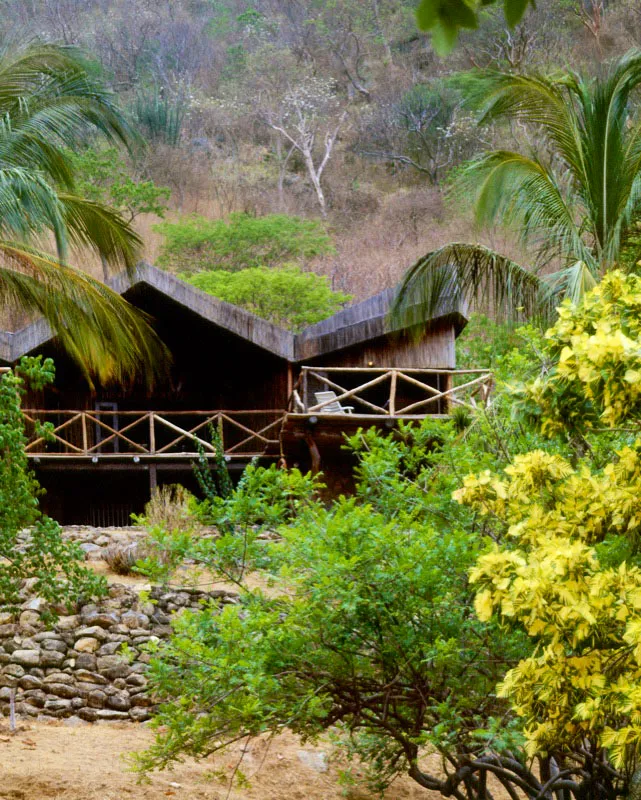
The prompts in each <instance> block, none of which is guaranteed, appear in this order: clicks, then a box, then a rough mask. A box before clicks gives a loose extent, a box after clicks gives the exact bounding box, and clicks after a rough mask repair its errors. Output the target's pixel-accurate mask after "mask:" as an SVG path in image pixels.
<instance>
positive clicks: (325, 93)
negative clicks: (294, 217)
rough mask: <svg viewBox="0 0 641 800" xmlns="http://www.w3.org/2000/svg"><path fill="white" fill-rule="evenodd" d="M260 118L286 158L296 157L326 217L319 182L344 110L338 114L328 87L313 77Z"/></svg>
mask: <svg viewBox="0 0 641 800" xmlns="http://www.w3.org/2000/svg"><path fill="white" fill-rule="evenodd" d="M262 115H263V120H264V122H265V123H266V124H267V125H269V127H270V128H271V129H272V130H273V131H275V132H276V133H277V134H279V135H280V136H281V137H282V139H283V140H284V141H285V142H286V143H287V145H288V146H289V148H290V155H291V153H292V152H293V151H298V152H299V153H300V155H301V157H302V159H303V162H304V164H305V168H306V170H307V175H308V177H309V179H310V181H311V183H312V186H313V187H314V191H315V193H316V199H317V200H318V205H319V207H320V211H321V214H322V215H323V216H326V214H327V201H326V199H325V193H324V191H323V186H322V182H321V180H322V177H323V172H324V171H325V168H326V167H327V164H328V163H329V160H330V157H331V155H332V151H333V149H334V145H335V144H336V140H337V138H338V134H339V131H340V129H341V126H342V125H343V123H344V122H345V119H346V118H347V109H342V110H340V108H339V103H338V100H337V98H336V95H335V94H334V92H333V90H332V86H331V83H330V82H329V81H327V80H323V79H321V78H315V77H310V78H307V80H301V81H299V83H298V84H297V85H296V86H295V87H293V88H289V89H288V91H287V92H285V94H284V95H283V96H282V98H281V99H280V102H277V103H276V104H275V107H271V108H266V109H265V110H264V111H263V114H262ZM320 141H322V145H320V146H319V142H320ZM288 160H289V156H288Z"/></svg>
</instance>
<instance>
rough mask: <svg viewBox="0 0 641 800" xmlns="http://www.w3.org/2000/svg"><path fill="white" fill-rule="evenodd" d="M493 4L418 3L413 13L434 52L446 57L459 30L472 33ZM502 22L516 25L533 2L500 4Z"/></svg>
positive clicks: (485, 0) (470, 0)
mask: <svg viewBox="0 0 641 800" xmlns="http://www.w3.org/2000/svg"><path fill="white" fill-rule="evenodd" d="M495 3H496V0H421V2H420V4H419V6H418V8H417V9H416V20H417V22H418V27H419V28H420V29H421V30H424V31H430V32H431V34H432V43H433V45H434V49H435V50H436V52H437V53H439V54H440V55H447V53H449V52H450V51H451V50H452V49H453V47H454V45H455V44H456V40H457V39H458V35H459V31H460V30H461V29H467V30H474V29H475V28H478V26H479V22H481V19H482V15H483V12H484V10H485V8H486V7H487V6H491V5H494V4H495ZM502 5H503V12H504V14H505V21H506V22H507V24H508V25H509V26H510V27H513V26H514V25H516V24H517V23H518V22H519V21H520V20H521V18H522V17H523V14H525V11H526V10H527V8H528V6H530V5H532V6H534V5H535V3H534V0H503V3H502Z"/></svg>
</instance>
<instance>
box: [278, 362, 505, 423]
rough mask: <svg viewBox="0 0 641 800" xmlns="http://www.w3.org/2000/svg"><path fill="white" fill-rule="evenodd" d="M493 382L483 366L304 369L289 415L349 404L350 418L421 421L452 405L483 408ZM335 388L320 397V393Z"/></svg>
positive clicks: (443, 412) (320, 412) (444, 412)
mask: <svg viewBox="0 0 641 800" xmlns="http://www.w3.org/2000/svg"><path fill="white" fill-rule="evenodd" d="M492 386H493V378H492V373H491V372H490V370H486V369H470V370H458V369H419V368H416V369H414V368H407V369H406V368H402V369H401V368H395V367H394V368H392V367H302V368H301V374H300V377H299V379H298V382H297V384H296V386H295V387H294V391H293V393H292V398H291V400H290V406H289V411H290V413H294V414H298V415H307V416H309V415H316V416H318V415H327V414H328V412H329V413H331V414H332V416H335V415H336V412H335V411H332V410H330V409H331V408H332V407H335V405H336V403H338V405H340V406H345V407H351V411H350V415H351V416H358V417H361V416H365V417H368V418H369V417H372V416H375V417H388V418H394V419H399V418H400V419H422V418H423V417H425V416H428V415H429V416H433V415H438V416H444V417H446V416H448V415H449V413H450V411H451V409H452V408H456V407H457V406H458V407H463V408H468V409H470V410H473V409H477V408H479V406H480V407H483V408H485V407H487V405H488V403H489V401H490V395H491V391H492ZM328 391H331V392H334V394H335V397H333V398H332V399H329V400H328V399H325V400H322V399H320V398H318V397H317V394H318V393H320V392H328Z"/></svg>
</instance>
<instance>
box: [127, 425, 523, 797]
mask: <svg viewBox="0 0 641 800" xmlns="http://www.w3.org/2000/svg"><path fill="white" fill-rule="evenodd" d="M488 432H489V436H488ZM502 438H503V439H505V440H510V439H511V438H512V437H511V436H510V434H507V432H503V437H502ZM490 441H491V442H492V443H493V444H491V445H489V446H485V445H484V444H483V443H487V442H490ZM498 441H499V439H498V437H495V436H493V435H492V434H491V428H488V429H484V430H482V431H479V433H478V436H476V435H475V436H474V439H473V441H469V442H467V441H465V440H462V439H461V438H459V437H458V434H457V433H456V431H455V430H454V428H453V427H451V426H449V425H448V424H444V423H442V422H441V421H436V422H435V421H431V420H427V421H426V422H425V423H424V424H423V425H421V426H419V427H416V426H411V425H406V426H402V427H401V430H400V434H399V436H398V437H394V436H388V437H385V436H382V435H381V434H380V433H378V432H376V431H375V430H370V431H368V432H367V433H363V432H359V433H357V434H355V435H354V436H353V437H351V439H350V440H349V442H348V446H349V447H350V449H352V450H354V451H355V452H356V453H357V455H358V458H359V465H358V468H357V481H358V489H357V494H356V497H354V498H351V499H348V498H340V499H339V500H337V501H336V502H335V503H332V504H330V505H328V506H326V505H324V504H322V503H320V502H313V501H312V497H311V495H310V490H311V489H312V487H313V484H312V482H311V478H309V477H304V476H301V475H300V474H299V473H297V472H296V471H293V472H292V473H287V472H283V471H278V470H276V469H275V468H271V469H270V470H267V471H261V470H259V469H256V468H253V469H250V470H249V471H248V472H247V473H246V476H245V478H244V483H243V485H242V486H239V488H238V490H237V496H236V497H235V498H234V499H233V500H231V501H224V502H223V501H219V502H218V503H217V504H216V506H215V507H214V508H212V509H211V511H210V513H211V514H212V516H211V517H210V519H211V520H212V521H214V522H217V523H219V524H220V523H221V522H222V524H223V525H225V524H229V523H230V522H231V521H233V523H234V528H233V529H234V531H237V530H238V522H236V520H237V519H238V516H239V515H240V517H241V518H242V527H244V526H246V525H247V523H250V524H252V525H255V524H257V525H259V526H261V527H265V529H267V530H269V529H271V528H272V526H277V530H278V533H279V534H280V536H281V537H282V541H280V540H276V541H274V542H273V543H270V542H269V541H268V542H262V544H261V543H260V542H258V541H257V540H253V541H252V542H251V543H250V545H249V547H248V545H247V541H246V540H243V538H240V539H239V537H238V536H237V535H236V536H235V537H234V540H233V541H234V544H235V545H236V550H235V553H236V559H237V560H239V559H240V557H241V556H244V555H245V554H246V553H247V551H248V549H251V548H252V547H253V548H254V553H255V555H253V556H252V558H251V567H252V568H253V569H254V570H255V569H259V571H261V572H263V571H264V572H265V573H266V576H271V580H272V583H273V586H272V587H271V589H270V592H269V595H268V596H267V595H265V594H263V593H261V592H259V591H256V590H254V591H248V590H245V591H243V594H242V612H241V613H239V610H238V608H236V607H231V606H230V607H226V608H224V609H223V610H222V612H221V613H219V614H218V613H217V614H212V613H211V610H209V609H208V610H205V611H203V612H202V613H196V614H189V615H187V614H185V615H182V616H181V618H180V620H179V621H177V623H176V626H175V636H174V638H173V639H172V641H171V642H170V643H169V644H167V645H162V646H160V647H159V648H158V649H157V652H156V654H155V656H154V659H153V661H152V667H151V675H152V683H153V687H154V688H153V691H154V692H155V693H156V694H157V696H158V697H159V698H160V699H161V700H162V701H163V703H164V704H163V706H162V708H161V711H160V713H159V715H158V716H157V717H156V725H157V726H159V727H160V726H167V732H166V733H162V732H160V733H159V737H158V740H157V743H156V745H155V746H154V747H153V748H152V749H151V750H150V751H148V752H147V753H146V754H144V755H143V756H142V757H141V760H140V762H139V766H140V767H141V768H143V769H149V768H151V767H152V766H156V765H162V764H166V763H169V762H170V761H172V760H173V759H174V758H176V757H179V755H180V754H181V753H190V754H193V755H204V754H205V753H207V752H210V751H211V750H215V749H219V748H222V747H224V746H226V745H227V744H229V743H230V742H232V741H235V740H236V739H237V737H242V736H246V735H256V734H258V733H262V732H267V731H269V732H277V731H279V730H281V729H284V728H286V727H287V728H290V729H292V730H294V731H296V732H298V733H301V734H302V735H304V736H312V737H313V736H314V735H316V734H319V733H321V732H322V731H325V730H328V729H331V730H332V731H333V732H334V734H333V735H334V736H335V738H336V742H337V744H339V745H340V746H341V747H342V748H343V750H344V752H345V753H346V754H347V755H348V756H350V757H352V756H353V757H358V758H359V759H364V761H365V763H366V764H367V765H368V766H369V768H370V776H369V777H370V782H371V784H372V786H373V787H375V788H379V789H380V788H383V787H384V786H386V785H388V784H389V783H390V781H392V780H393V779H394V777H395V776H396V775H398V774H400V773H402V772H409V773H410V774H411V775H412V777H413V778H414V779H415V780H416V781H417V782H418V783H419V784H420V785H422V786H425V787H426V788H432V789H436V790H441V791H444V792H445V791H446V785H450V786H453V787H455V788H456V789H457V791H460V792H465V787H464V778H463V776H464V774H465V769H464V764H469V762H470V760H472V761H473V760H474V759H476V758H478V759H483V758H485V755H486V753H487V750H488V744H487V743H488V741H491V743H492V747H493V748H495V749H494V750H493V751H492V752H493V754H494V755H493V756H492V757H493V758H499V756H498V751H503V750H505V751H508V750H510V749H514V748H518V745H519V741H520V739H519V733H518V730H516V729H515V728H514V726H513V725H512V723H510V722H507V723H506V724H504V725H502V726H501V725H500V724H499V722H498V720H499V719H500V718H501V717H502V715H503V714H504V712H505V707H504V706H503V705H502V703H501V701H498V700H497V699H496V697H495V696H494V694H493V693H492V686H493V685H494V682H495V681H496V680H498V678H499V677H500V676H501V675H502V674H503V671H504V669H505V667H506V666H507V664H508V663H510V662H511V660H512V659H513V658H515V657H516V656H518V655H519V654H521V652H522V649H521V648H522V642H523V640H522V637H520V636H519V635H514V636H507V637H506V636H499V635H498V631H497V629H495V628H493V627H492V626H485V625H482V624H480V623H479V622H478V620H475V619H474V617H473V616H471V615H470V614H469V610H468V609H469V603H470V601H471V590H470V588H469V587H468V584H467V578H466V570H467V568H468V567H470V566H472V564H473V563H474V559H475V557H476V554H477V553H478V552H479V547H480V546H481V540H480V539H476V540H474V539H470V537H469V535H468V532H467V530H466V529H467V528H468V527H469V526H472V525H473V515H471V514H470V513H469V512H468V511H467V510H466V509H465V508H462V507H460V506H457V505H456V504H455V503H453V502H452V500H451V497H450V493H451V491H452V489H453V488H454V487H455V486H456V485H457V483H458V477H457V475H458V472H457V470H458V469H462V470H465V469H466V468H468V469H469V467H470V466H471V465H472V464H478V463H479V459H480V460H481V461H483V460H485V459H487V463H495V460H496V458H497V453H499V452H500V446H499V444H498ZM494 447H496V448H498V449H497V450H494V449H493V448H494ZM499 458H500V455H499ZM292 481H293V482H294V484H293V485H294V486H296V487H298V488H297V489H296V491H295V494H296V495H297V498H298V499H297V501H296V502H295V503H294V504H293V505H292V502H291V492H292V488H293V486H292ZM301 490H302V491H301ZM283 523H286V524H283ZM225 538H227V539H228V540H229V537H222V540H219V542H216V543H215V547H216V548H217V549H216V552H215V558H214V559H210V561H209V562H208V565H209V566H210V567H211V566H215V565H216V563H218V565H219V567H220V564H221V562H222V565H223V567H224V569H223V574H225V575H227V573H228V567H227V566H226V565H227V563H228V561H229V554H230V553H229V551H227V550H225V549H224V548H221V545H220V541H224V540H225ZM256 545H260V548H258V547H256ZM206 547H207V548H208V552H209V553H212V552H213V549H212V545H211V544H207V545H206ZM191 554H192V553H191V552H190V555H191ZM200 563H202V560H201V561H200ZM236 577H238V573H236ZM169 664H171V665H172V668H171V669H168V668H167V665H169ZM196 687H198V690H196ZM425 746H429V747H432V748H435V749H436V751H437V752H439V753H440V754H442V756H443V758H444V759H448V760H449V761H448V763H449V764H450V766H453V770H454V777H452V778H451V779H450V780H449V783H448V780H447V779H445V778H444V776H443V775H442V773H441V770H440V767H439V766H438V765H436V766H435V768H434V769H433V770H430V769H429V768H428V767H427V766H425V765H424V764H422V763H421V765H420V766H419V763H418V754H419V752H420V751H421V750H422V748H423V747H425ZM485 763H486V762H485V761H482V760H481V761H479V764H480V765H481V766H479V769H480V770H481V771H482V770H483V769H484V768H485V767H484V766H482V765H483V764H485ZM487 763H488V764H489V763H490V762H489V761H488V762H487ZM459 770H460V772H459Z"/></svg>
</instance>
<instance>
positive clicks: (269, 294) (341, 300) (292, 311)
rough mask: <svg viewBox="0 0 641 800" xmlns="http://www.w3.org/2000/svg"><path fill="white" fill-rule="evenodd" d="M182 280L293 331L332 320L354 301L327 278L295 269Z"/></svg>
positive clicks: (214, 273)
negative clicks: (333, 285) (335, 290)
mask: <svg viewBox="0 0 641 800" xmlns="http://www.w3.org/2000/svg"><path fill="white" fill-rule="evenodd" d="M182 277H183V278H185V280H187V282H188V283H191V284H192V286H195V287H196V288H197V289H201V290H202V291H204V292H207V293H208V294H212V295H214V297H219V298H220V299H221V300H225V301H226V302H227V303H233V304H234V305H236V306H239V307H240V308H244V309H245V310H246V311H251V312H252V313H253V314H256V315H258V316H259V317H262V318H263V319H266V320H269V322H273V323H274V324H276V325H280V326H281V327H283V328H288V329H289V330H292V331H294V332H296V331H300V330H302V329H303V328H305V327H306V326H307V325H313V324H314V323H315V322H320V320H322V319H325V318H326V317H330V316H331V315H332V314H334V313H335V312H336V311H338V310H339V309H340V308H341V307H342V306H343V305H344V304H345V303H347V302H348V301H349V300H350V299H351V298H350V296H349V295H347V294H343V293H342V292H334V291H332V289H331V288H330V286H329V282H328V280H327V278H326V277H325V276H324V275H316V274H315V273H313V272H302V270H301V269H300V268H299V267H295V266H288V267H286V268H285V269H279V270H270V269H267V268H266V267H254V268H251V269H244V270H242V271H241V272H225V271H224V270H208V271H207V272H198V273H197V274H196V275H191V276H186V275H183V276H182Z"/></svg>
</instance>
